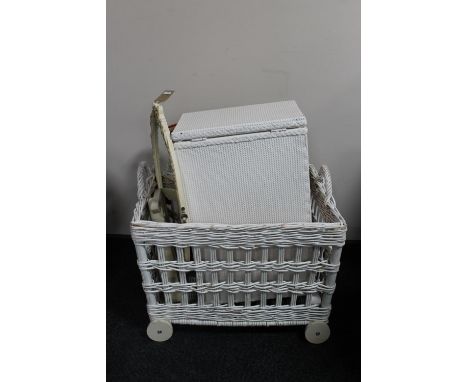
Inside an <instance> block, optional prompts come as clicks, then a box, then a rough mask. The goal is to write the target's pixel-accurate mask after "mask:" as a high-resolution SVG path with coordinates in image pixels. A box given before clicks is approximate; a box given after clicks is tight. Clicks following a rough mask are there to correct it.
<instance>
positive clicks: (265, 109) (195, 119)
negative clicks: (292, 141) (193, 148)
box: [172, 101, 307, 142]
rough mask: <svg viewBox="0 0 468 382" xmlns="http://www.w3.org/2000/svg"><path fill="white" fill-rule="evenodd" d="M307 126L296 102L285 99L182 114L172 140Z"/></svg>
mask: <svg viewBox="0 0 468 382" xmlns="http://www.w3.org/2000/svg"><path fill="white" fill-rule="evenodd" d="M306 125H307V121H306V118H305V117H304V115H303V114H302V113H301V111H300V110H299V108H298V106H297V104H296V102H295V101H282V102H273V103H265V104H259V105H248V106H239V107H229V108H225V109H217V110H206V111H199V112H195V113H185V114H182V117H181V118H180V120H179V122H178V123H177V127H176V129H175V130H174V132H173V133H172V139H173V141H174V142H177V141H184V140H190V139H196V138H211V137H218V136H229V135H237V134H246V133H255V132H262V131H268V130H271V129H275V128H286V129H287V128H295V127H303V126H306Z"/></svg>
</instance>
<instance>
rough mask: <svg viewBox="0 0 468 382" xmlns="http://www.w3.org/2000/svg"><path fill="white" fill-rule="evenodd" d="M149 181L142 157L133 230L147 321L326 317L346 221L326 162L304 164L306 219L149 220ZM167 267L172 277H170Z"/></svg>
mask: <svg viewBox="0 0 468 382" xmlns="http://www.w3.org/2000/svg"><path fill="white" fill-rule="evenodd" d="M155 183H156V182H155V179H154V172H153V171H152V169H151V168H150V167H149V166H148V165H147V164H146V163H144V162H142V163H141V164H140V166H139V168H138V174H137V184H138V191H137V196H138V202H137V205H136V207H135V211H134V215H133V219H132V222H131V233H132V238H133V241H134V243H135V246H136V252H137V263H138V267H139V268H140V271H141V274H142V281H143V290H144V291H145V294H146V297H147V310H148V314H149V317H150V320H151V321H154V320H161V319H163V320H167V321H169V322H172V323H177V324H188V325H222V326H270V325H305V324H307V323H309V322H311V321H322V322H328V317H329V315H330V311H331V298H332V295H333V292H334V290H335V287H336V285H335V283H336V276H337V272H338V270H339V266H340V256H341V249H342V247H343V245H344V243H345V239H346V222H345V220H344V219H343V217H342V216H341V215H340V213H339V211H338V209H337V208H336V204H335V200H334V199H333V195H332V184H331V177H330V173H329V171H328V169H327V168H326V167H325V166H322V167H321V168H320V170H319V171H317V170H316V169H315V168H314V167H313V166H310V188H311V193H312V210H311V214H312V223H288V224H243V225H225V224H201V223H187V224H176V223H157V222H153V221H150V218H149V211H148V207H147V199H148V198H149V196H150V195H151V194H152V192H153V191H154V189H155V187H156V185H155ZM172 254H173V255H172ZM187 254H188V255H189V256H187ZM173 274H177V275H178V277H177V278H175V279H172V281H170V277H169V276H170V275H173Z"/></svg>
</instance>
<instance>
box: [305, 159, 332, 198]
mask: <svg viewBox="0 0 468 382" xmlns="http://www.w3.org/2000/svg"><path fill="white" fill-rule="evenodd" d="M309 172H310V177H311V178H312V180H313V181H314V182H315V183H316V184H317V185H318V187H319V189H320V192H321V193H322V194H323V196H324V198H325V201H326V202H327V204H328V203H329V201H330V200H331V198H332V197H333V187H332V180H331V175H330V170H329V169H328V167H327V166H326V165H322V166H321V167H320V169H319V171H317V170H316V169H315V167H314V166H313V165H310V167H309Z"/></svg>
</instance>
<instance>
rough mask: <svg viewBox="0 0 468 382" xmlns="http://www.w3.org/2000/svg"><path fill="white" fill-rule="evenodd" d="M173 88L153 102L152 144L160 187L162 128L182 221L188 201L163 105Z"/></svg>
mask: <svg viewBox="0 0 468 382" xmlns="http://www.w3.org/2000/svg"><path fill="white" fill-rule="evenodd" d="M173 93H174V91H173V90H164V91H163V92H162V93H161V95H160V96H159V97H158V98H156V100H155V101H154V102H153V110H152V112H151V118H150V124H151V145H152V148H153V162H154V173H155V177H156V183H157V185H158V187H159V188H160V189H162V188H163V181H162V171H161V160H160V157H161V156H160V153H159V145H158V143H159V134H158V130H161V134H162V136H163V140H164V144H165V145H166V148H167V151H168V153H169V160H170V162H171V165H172V169H173V170H174V178H175V179H174V180H175V189H176V194H177V204H178V206H179V216H180V218H181V221H182V223H185V222H186V221H187V214H186V202H185V196H184V194H183V192H182V187H181V185H182V181H181V177H180V171H179V163H178V161H177V157H176V155H175V151H174V144H173V143H172V139H171V132H170V130H169V126H168V124H167V120H166V117H165V116H164V109H163V107H162V102H164V101H166V100H167V99H168V98H169V97H170V96H171V95H172V94H173Z"/></svg>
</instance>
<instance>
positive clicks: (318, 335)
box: [305, 321, 330, 344]
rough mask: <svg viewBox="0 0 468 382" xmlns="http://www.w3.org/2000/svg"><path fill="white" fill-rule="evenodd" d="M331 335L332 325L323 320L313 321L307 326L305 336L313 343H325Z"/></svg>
mask: <svg viewBox="0 0 468 382" xmlns="http://www.w3.org/2000/svg"><path fill="white" fill-rule="evenodd" d="M329 337H330V327H329V326H328V324H327V323H326V322H323V321H312V322H309V324H308V325H307V326H306V329H305V338H306V340H307V341H309V342H310V343H311V344H321V343H324V342H325V341H326V340H328V338H329Z"/></svg>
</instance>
